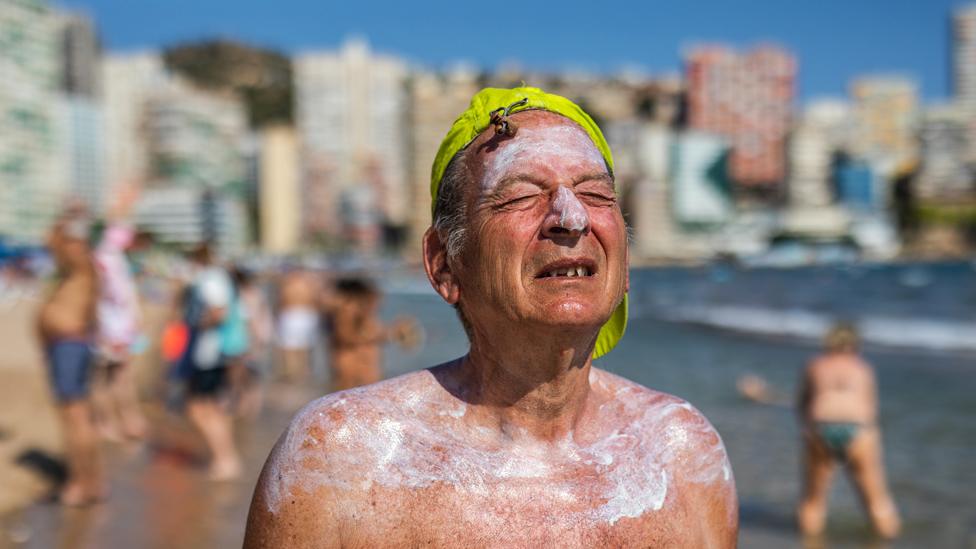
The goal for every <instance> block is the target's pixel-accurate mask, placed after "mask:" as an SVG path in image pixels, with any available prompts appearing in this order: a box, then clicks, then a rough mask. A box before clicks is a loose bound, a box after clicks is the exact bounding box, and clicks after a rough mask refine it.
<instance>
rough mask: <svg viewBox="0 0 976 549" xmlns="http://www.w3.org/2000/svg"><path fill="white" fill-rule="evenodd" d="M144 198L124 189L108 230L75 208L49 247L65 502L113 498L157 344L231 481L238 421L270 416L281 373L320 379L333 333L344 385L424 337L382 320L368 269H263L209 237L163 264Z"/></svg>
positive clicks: (144, 433) (164, 376)
mask: <svg viewBox="0 0 976 549" xmlns="http://www.w3.org/2000/svg"><path fill="white" fill-rule="evenodd" d="M137 197H138V190H137V189H136V188H135V187H122V188H120V189H118V190H117V192H116V193H115V198H116V199H115V203H114V204H113V206H112V207H111V208H110V209H109V211H108V212H107V213H106V215H105V219H104V224H102V225H101V226H99V225H100V224H99V223H96V222H94V220H93V218H92V216H91V215H90V214H89V212H88V211H87V210H86V208H85V207H84V205H83V204H80V203H72V204H69V205H68V206H67V207H66V208H65V209H64V211H63V213H62V215H61V216H60V217H59V218H58V219H57V220H56V221H55V223H54V224H53V226H52V227H51V229H50V231H49V235H48V239H47V242H46V246H47V250H48V252H49V254H50V257H51V258H52V260H53V262H54V267H55V273H54V275H53V276H52V277H51V278H50V282H49V284H48V287H47V288H46V290H45V291H44V292H43V297H42V299H41V304H40V307H39V309H38V313H37V319H36V326H37V333H38V340H39V342H40V344H41V346H42V347H43V350H44V357H45V359H46V363H47V371H48V376H49V379H50V384H51V388H52V392H53V395H54V398H55V401H56V403H57V408H58V412H59V417H60V421H61V424H62V428H63V433H64V443H65V455H66V458H67V470H68V475H67V481H66V482H65V484H64V485H63V486H62V487H61V488H60V491H59V493H58V495H57V499H58V500H59V501H60V502H61V503H63V504H66V505H84V504H89V503H94V502H97V501H100V500H102V499H104V498H105V496H106V490H105V486H106V479H105V470H104V469H103V467H102V466H101V458H100V452H99V446H100V442H101V441H102V440H106V441H112V442H124V441H143V440H145V439H146V438H147V437H148V436H150V432H151V425H150V422H149V421H148V420H147V418H146V415H145V413H144V412H143V408H142V406H141V403H140V400H141V397H143V396H146V394H145V393H146V391H142V393H143V394H140V388H139V386H138V384H137V379H136V378H137V375H136V374H137V372H134V371H133V364H132V363H133V358H134V357H136V356H138V355H140V354H143V353H146V352H147V351H148V350H149V349H153V350H158V354H159V361H160V363H161V364H162V369H161V371H160V372H159V375H158V376H157V377H158V379H157V380H156V383H157V384H159V385H162V386H167V387H171V388H172V387H175V388H176V391H177V393H178V395H179V396H180V398H178V399H176V401H177V402H178V403H179V404H182V406H181V408H182V410H183V411H185V415H186V417H187V419H188V420H189V422H190V423H191V424H192V425H193V426H194V427H195V428H196V430H197V431H198V432H199V434H200V435H201V436H202V439H203V441H204V442H205V443H206V446H207V448H208V450H209V453H210V466H209V476H210V478H211V479H214V480H217V481H219V480H229V479H233V478H236V477H238V476H239V475H240V474H241V468H242V461H241V457H240V455H239V452H238V450H237V447H236V444H235V441H234V439H235V437H234V432H233V425H234V421H233V420H234V417H235V416H244V417H250V418H253V417H254V416H256V415H257V414H258V413H260V411H261V408H262V405H263V401H264V398H263V395H264V391H265V388H266V386H267V385H268V384H269V382H281V383H282V384H283V386H287V387H305V388H307V387H308V386H309V383H310V382H313V381H317V377H320V376H317V377H316V378H315V379H313V376H312V370H313V355H314V350H315V349H316V348H317V345H318V343H319V342H320V341H327V342H328V349H329V353H328V355H329V357H330V360H328V361H327V363H328V364H329V366H330V370H331V376H330V378H329V379H330V383H331V386H332V387H333V388H334V389H345V388H351V387H355V386H357V385H362V384H367V383H372V382H375V381H378V380H379V379H380V378H381V377H382V366H381V364H382V354H381V345H382V344H383V343H386V342H389V341H395V342H398V343H400V344H401V345H404V346H412V345H414V344H416V342H417V337H416V334H417V333H418V332H417V330H418V327H417V324H416V323H415V322H414V321H413V320H411V319H407V318H402V319H398V320H397V321H395V322H394V323H391V324H390V325H386V324H385V323H383V322H382V321H381V320H380V319H379V311H378V306H379V304H380V297H381V294H380V291H379V290H378V289H377V288H376V286H375V285H374V284H373V283H372V282H371V281H370V280H369V279H368V278H367V277H365V276H362V275H354V276H353V275H350V276H333V277H330V276H329V275H327V274H326V273H321V272H315V271H312V270H309V269H304V268H302V267H300V266H298V265H295V266H293V267H288V268H286V269H285V272H284V273H283V274H281V275H280V276H277V275H276V274H275V273H264V272H256V271H253V270H250V269H247V268H245V267H244V266H242V265H240V264H233V263H224V262H221V261H219V260H218V258H217V257H215V253H214V250H213V248H212V247H211V246H210V245H209V244H206V243H205V244H201V245H198V246H195V247H193V248H192V249H188V250H185V251H184V253H183V254H182V256H181V257H175V258H174V257H173V255H172V254H168V255H167V256H166V257H167V259H166V261H164V262H162V263H159V262H157V264H153V262H152V261H148V260H145V257H146V255H147V254H151V253H152V248H153V242H152V239H151V238H150V237H149V236H148V235H146V234H143V233H137V231H136V230H135V228H134V226H133V225H132V224H131V223H130V221H129V214H130V211H131V209H132V206H133V204H134V203H135V201H136V199H137ZM137 257H138V258H141V259H142V260H141V261H133V260H134V259H135V258H137ZM160 264H161V265H164V266H165V267H164V268H159V265H160ZM150 294H159V295H157V296H156V297H157V298H158V299H160V300H163V301H165V302H168V307H167V308H168V311H169V312H168V313H167V314H166V319H165V321H164V323H163V325H162V326H161V327H159V328H158V329H157V328H156V327H154V326H147V325H146V322H145V321H144V318H143V314H142V312H141V311H142V307H143V301H144V300H145V298H146V297H147V296H148V295H150ZM153 338H155V339H156V340H155V341H153ZM323 388H324V387H323ZM165 392H166V391H157V393H165ZM170 392H172V391H170ZM301 398H304V399H306V400H307V395H304V396H299V397H298V399H301ZM293 403H294V405H295V406H297V405H298V404H300V402H297V401H295V400H294V399H293Z"/></svg>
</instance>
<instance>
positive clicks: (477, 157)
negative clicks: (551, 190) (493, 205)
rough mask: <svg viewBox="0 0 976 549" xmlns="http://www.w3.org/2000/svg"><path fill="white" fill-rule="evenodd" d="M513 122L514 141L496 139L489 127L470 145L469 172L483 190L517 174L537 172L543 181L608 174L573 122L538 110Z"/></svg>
mask: <svg viewBox="0 0 976 549" xmlns="http://www.w3.org/2000/svg"><path fill="white" fill-rule="evenodd" d="M511 119H512V121H513V122H514V123H515V124H517V125H518V132H516V134H515V136H514V137H500V136H496V135H495V133H494V131H493V130H492V128H490V127H489V128H488V129H487V130H486V131H484V132H483V133H482V134H481V135H480V136H478V138H477V139H475V141H474V142H473V143H472V144H471V149H470V150H471V152H472V153H473V154H470V155H469V156H468V161H469V169H470V170H471V173H472V175H474V179H475V180H476V181H480V182H481V187H482V188H483V189H490V188H493V187H494V186H495V185H497V184H498V182H499V181H500V180H502V179H503V178H504V177H505V176H506V175H509V174H511V173H513V172H515V171H518V172H538V175H539V176H540V177H543V178H544V177H547V176H550V175H571V173H572V172H575V171H580V172H582V171H586V172H592V171H594V170H598V171H606V163H605V161H604V159H603V155H602V154H601V153H600V150H599V149H598V148H597V147H596V145H594V144H593V141H592V140H591V139H590V136H589V134H587V133H586V131H585V130H583V128H581V127H579V126H578V125H577V124H576V123H574V122H573V121H571V120H569V119H567V118H565V117H563V116H560V115H558V114H554V113H550V112H546V111H537V110H536V111H522V112H519V113H516V114H513V115H512V116H511Z"/></svg>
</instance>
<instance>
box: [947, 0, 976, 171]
mask: <svg viewBox="0 0 976 549" xmlns="http://www.w3.org/2000/svg"><path fill="white" fill-rule="evenodd" d="M951 36H952V44H951V51H952V90H953V93H954V94H955V100H956V104H957V105H958V107H959V108H960V110H961V112H962V114H963V116H964V117H965V119H966V127H967V129H966V138H967V141H968V145H967V150H966V160H967V161H968V162H970V163H976V4H971V5H968V6H965V7H962V8H959V9H958V10H956V12H955V13H953V15H952V33H951Z"/></svg>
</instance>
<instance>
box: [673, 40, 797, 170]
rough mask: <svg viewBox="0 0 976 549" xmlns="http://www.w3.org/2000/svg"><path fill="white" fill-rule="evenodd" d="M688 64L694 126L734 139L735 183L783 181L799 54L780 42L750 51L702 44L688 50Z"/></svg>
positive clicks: (690, 116) (731, 165) (690, 121)
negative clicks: (795, 55) (784, 47)
mask: <svg viewBox="0 0 976 549" xmlns="http://www.w3.org/2000/svg"><path fill="white" fill-rule="evenodd" d="M685 66H686V78H687V86H688V125H689V126H690V127H691V128H693V129H697V130H702V131H705V132H710V133H714V134H718V135H721V136H724V137H725V138H727V139H728V141H729V143H730V145H731V146H732V156H731V158H730V161H729V170H730V175H731V177H732V180H733V181H734V183H736V184H738V185H739V186H740V187H741V188H755V187H765V188H770V187H772V188H775V186H778V185H779V184H781V183H782V182H783V180H784V179H785V177H786V138H787V134H788V132H789V128H790V117H791V113H792V108H793V98H794V93H795V91H794V90H795V80H796V70H797V68H796V61H795V59H794V57H793V56H792V55H791V54H790V53H789V52H788V51H786V50H784V49H782V48H779V47H776V46H759V47H757V48H755V49H753V50H751V51H749V52H745V53H739V52H736V51H733V50H731V49H729V48H727V47H724V46H702V47H698V48H694V49H693V50H691V51H690V52H689V53H688V54H687V56H686V58H685Z"/></svg>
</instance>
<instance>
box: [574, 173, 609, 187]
mask: <svg viewBox="0 0 976 549" xmlns="http://www.w3.org/2000/svg"><path fill="white" fill-rule="evenodd" d="M587 181H603V182H604V183H606V184H608V185H610V188H611V189H613V177H612V176H611V175H610V174H609V173H607V172H594V173H588V174H583V175H581V176H579V177H577V178H576V179H574V180H573V186H574V187H575V186H576V185H579V184H580V183H585V182H587Z"/></svg>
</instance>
